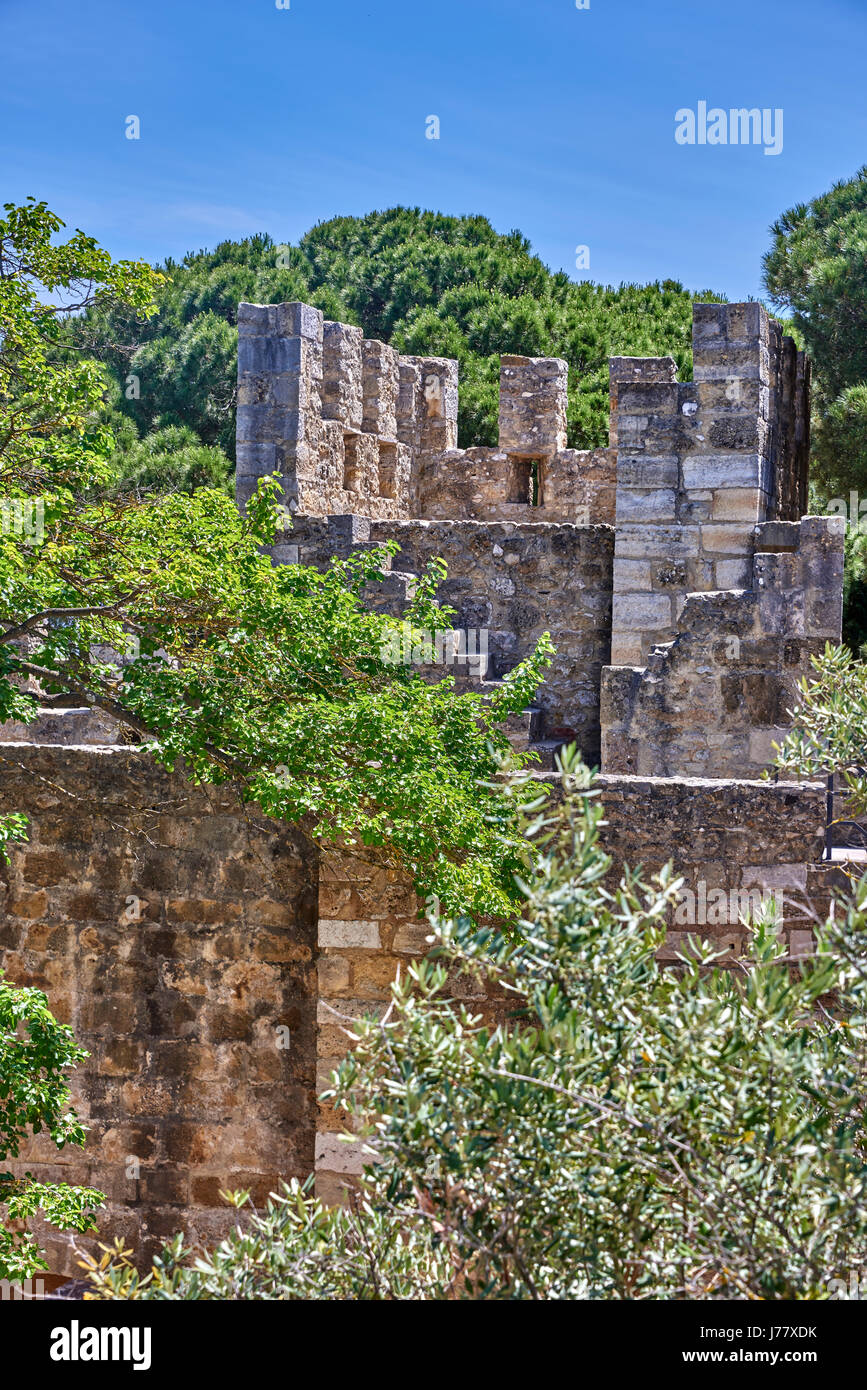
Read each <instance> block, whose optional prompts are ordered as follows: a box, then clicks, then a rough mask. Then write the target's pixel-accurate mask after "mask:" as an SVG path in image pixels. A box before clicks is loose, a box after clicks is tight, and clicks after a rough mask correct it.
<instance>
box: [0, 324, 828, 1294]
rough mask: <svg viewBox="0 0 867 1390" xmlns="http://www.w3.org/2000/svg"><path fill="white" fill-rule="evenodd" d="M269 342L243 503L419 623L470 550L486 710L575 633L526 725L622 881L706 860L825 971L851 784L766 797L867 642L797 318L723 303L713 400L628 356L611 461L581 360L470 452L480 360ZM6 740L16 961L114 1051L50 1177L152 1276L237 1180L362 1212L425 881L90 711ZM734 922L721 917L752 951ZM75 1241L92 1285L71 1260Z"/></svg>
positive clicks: (517, 384)
mask: <svg viewBox="0 0 867 1390" xmlns="http://www.w3.org/2000/svg"><path fill="white" fill-rule="evenodd" d="M238 327H239V344H238V425H237V428H238V448H237V498H238V503H239V505H240V506H241V507H243V506H244V505H245V503H246V502H247V500H248V498H249V497H250V495H251V493H252V491H253V489H254V488H255V486H256V483H257V480H258V479H259V478H260V477H262V476H266V475H270V474H272V473H275V472H276V473H277V474H279V476H280V479H281V482H282V487H283V493H284V502H285V506H286V508H287V512H288V514H289V515H290V516H291V525H288V524H287V527H286V530H285V532H284V534H283V536H282V537H281V538H279V540H278V541H277V543H276V544H275V545H274V547H273V550H272V558H273V560H274V562H275V563H288V564H291V563H301V564H305V565H312V566H318V567H324V566H327V565H328V564H330V562H331V559H332V557H334V556H345V555H347V554H348V553H350V552H351V551H353V550H358V549H370V548H377V547H379V546H381V545H382V544H383V543H384V542H386V541H396V542H397V545H398V553H397V555H396V558H395V560H394V562H393V564H392V566H391V568H390V570H388V571H387V572H385V573H384V575H383V578H382V579H381V581H379V582H377V583H376V584H373V585H371V586H369V592H368V594H367V598H366V601H367V602H369V603H370V604H371V605H372V606H374V607H376V608H378V609H379V610H380V611H383V612H388V613H391V614H393V615H394V616H396V617H400V616H401V615H402V613H403V611H404V609H405V606H406V603H407V601H408V597H409V596H410V594H411V592H412V588H413V585H414V583H415V582H416V580H417V577H418V576H419V575H420V574H421V573H422V572H423V570H424V568H425V566H426V564H427V562H428V561H429V560H430V559H431V558H433V557H436V556H441V557H442V558H443V559H445V561H446V562H447V564H448V577H447V579H446V580H445V581H444V583H443V584H442V586H441V590H440V593H439V598H440V600H441V602H442V603H444V604H447V605H449V606H450V607H451V608H453V609H454V610H455V611H456V613H457V618H456V619H455V623H456V629H457V632H456V635H455V644H454V650H455V651H456V652H458V653H460V652H467V651H470V650H472V651H473V652H474V653H475V654H476V655H477V660H475V661H474V662H468V661H465V662H463V663H457V664H452V663H451V662H447V663H444V662H443V660H442V657H443V653H442V652H440V653H439V658H440V663H439V664H438V665H437V664H434V665H433V666H432V667H430V668H429V669H427V670H425V672H424V673H425V675H426V677H427V678H436V677H437V676H438V675H442V674H446V673H449V674H452V675H454V676H455V677H456V679H457V680H458V681H459V683H461V684H462V685H463V686H464V687H466V688H476V689H479V690H480V691H482V692H483V693H484V692H485V691H490V690H492V689H495V688H496V682H498V681H501V680H502V679H503V678H504V677H505V676H506V675H507V674H508V672H509V671H510V670H511V669H512V668H513V667H514V666H515V664H516V663H517V662H519V661H520V660H521V659H522V658H523V657H524V656H525V655H527V654H528V653H529V652H530V651H531V650H532V648H533V646H534V645H535V643H536V641H537V639H538V638H539V636H540V635H541V634H542V633H543V632H545V631H549V632H550V633H551V636H552V639H553V641H554V643H555V646H556V648H557V652H556V656H555V658H554V661H553V664H552V667H551V669H550V672H549V674H548V677H547V679H546V681H545V683H544V685H543V686H542V687H541V688H540V690H539V691H538V693H537V698H536V700H535V701H534V703H533V705H532V706H531V707H530V708H529V709H527V710H526V711H525V712H524V714H523V715H522V716H521V717H519V718H515V719H513V720H511V721H510V725H509V727H508V732H509V737H510V739H511V740H512V741H513V743H514V744H515V745H516V746H517V747H521V748H527V747H530V748H531V749H532V750H533V751H534V752H535V753H536V754H537V756H538V760H539V767H540V774H539V775H540V776H543V777H544V776H550V775H551V774H550V771H546V769H548V770H550V769H551V768H552V767H553V765H554V756H555V754H556V751H557V749H558V748H559V747H560V746H562V744H563V743H565V742H571V741H576V742H577V743H578V744H579V745H580V747H581V749H582V752H583V754H584V756H585V758H586V759H587V760H588V761H589V762H590V763H592V764H594V765H596V766H600V767H601V773H602V775H601V777H600V786H601V794H602V799H603V804H604V806H605V812H606V821H607V824H606V827H605V831H604V835H605V843H606V847H607V849H608V851H609V853H610V854H611V856H612V859H613V861H614V871H616V870H617V869H618V868H619V866H620V865H622V864H623V863H629V864H632V865H634V864H637V863H639V862H640V863H642V864H643V865H644V866H645V868H646V870H647V872H648V873H650V872H653V871H655V870H657V869H659V868H660V867H661V866H662V865H663V864H664V863H665V862H666V861H668V860H669V859H674V862H675V866H676V869H677V871H678V872H679V873H680V874H681V875H682V876H683V877H684V879H685V881H686V884H687V887H688V892H689V893H691V894H692V897H693V901H700V902H701V903H702V904H705V903H707V902H708V901H711V899H712V898H715V900H716V901H726V902H727V901H732V902H734V903H735V904H741V903H743V902H748V901H751V900H752V899H753V897H758V898H762V897H767V896H768V895H769V894H770V895H773V896H774V897H775V899H776V900H777V901H779V902H782V904H783V907H784V929H785V932H786V935H787V940H788V944H789V949H790V953H791V954H792V955H793V956H798V955H801V954H804V953H807V952H809V950H810V949H811V942H812V921H813V915H814V914H815V913H816V912H821V911H823V910H824V908H825V907H826V906H827V901H828V891H829V878H832V877H833V874H834V869H833V867H829V866H828V865H824V866H823V865H822V863H821V860H822V853H823V840H824V834H825V788H824V787H823V786H821V785H819V784H816V783H806V784H805V783H787V782H773V781H759V780H757V779H758V778H759V776H760V774H761V773H762V772H763V771H764V769H765V768H766V767H767V766H768V764H769V762H770V761H771V760H772V757H773V751H772V750H773V743H774V742H775V740H778V739H779V738H780V737H781V735H782V733H783V732H784V731H785V729H786V727H787V724H788V722H789V714H788V711H789V710H790V709H791V708H792V705H793V702H794V695H795V685H796V683H797V681H798V679H799V678H800V677H801V676H803V675H805V674H807V673H808V672H809V669H810V665H809V663H810V657H811V655H812V654H813V653H815V652H816V651H817V650H820V649H822V648H823V647H824V645H825V643H826V642H827V641H831V642H838V641H839V640H840V632H841V617H842V573H843V533H844V521H843V519H842V518H837V517H830V518H829V517H807V516H804V512H805V511H806V498H807V462H808V454H809V391H810V379H809V364H808V363H807V362H806V360H805V358H804V356H803V354H800V353H798V352H797V351H796V350H795V347H794V345H793V343H792V342H791V340H790V339H788V338H785V337H783V335H782V332H781V330H780V327H779V325H778V324H777V323H775V322H774V321H772V320H770V319H769V318H768V316H767V314H766V312H765V310H764V309H763V308H762V307H761V306H760V305H758V304H737V305H721V304H697V305H696V306H695V308H694V324H693V341H694V362H695V381H693V382H678V381H677V379H676V373H675V365H674V362H673V361H672V360H671V359H670V358H662V359H648V360H644V359H635V358H624V357H619V358H614V359H612V361H611V432H610V442H609V446H608V447H607V448H601V449H594V450H590V451H581V450H574V449H569V448H567V447H566V413H567V364H566V363H565V362H563V361H561V360H559V359H557V358H550V359H538V358H528V357H515V356H510V357H504V358H503V359H502V365H501V373H500V410H499V443H498V445H497V446H496V447H495V448H479V447H473V448H468V449H461V448H459V447H458V437H457V407H458V372H457V364H456V363H455V362H451V361H448V360H446V359H442V358H423V357H412V356H401V355H399V354H398V353H397V352H396V351H395V350H394V349H393V348H391V347H390V346H388V345H387V344H385V343H380V342H376V341H371V340H368V339H365V338H364V337H363V334H362V331H361V330H360V329H359V328H355V327H352V326H350V325H347V324H341V323H330V322H325V321H323V317H322V314H321V313H320V312H319V311H318V310H316V309H313V308H311V307H309V306H307V305H303V304H280V305H266V306H257V305H249V304H242V305H241V306H240V308H239V311H238ZM479 634H484V642H483V643H481V644H480V642H479V640H478V638H479ZM3 738H4V740H5V742H3V743H2V745H0V758H2V766H3V770H4V776H3V779H2V782H0V800H2V808H3V809H19V810H24V811H25V812H27V813H28V815H29V816H30V820H31V840H30V841H29V842H28V843H27V844H26V845H21V846H16V847H15V848H14V850H13V852H12V862H11V864H10V866H9V867H8V869H7V870H6V872H5V874H4V875H3V879H4V882H3V885H2V891H0V965H2V966H3V967H4V968H5V970H6V972H7V975H8V978H9V979H10V980H11V981H13V982H15V983H20V984H33V985H36V986H38V987H39V988H42V989H44V990H45V991H46V993H47V994H48V997H49V1001H50V1004H51V1006H52V1008H53V1009H54V1010H55V1012H56V1013H57V1015H58V1016H59V1017H60V1018H61V1019H63V1020H64V1021H66V1022H69V1023H71V1024H72V1025H73V1027H74V1029H75V1031H76V1034H77V1035H78V1037H79V1039H80V1040H81V1042H82V1044H83V1045H84V1046H85V1047H87V1048H88V1050H89V1051H90V1053H91V1057H90V1060H89V1061H88V1062H87V1063H86V1064H85V1066H84V1067H82V1068H81V1069H80V1070H79V1072H78V1073H77V1075H76V1078H75V1084H76V1087H77V1103H78V1105H79V1107H80V1110H81V1113H82V1115H83V1116H84V1117H85V1118H86V1120H87V1122H88V1124H89V1126H90V1138H89V1143H88V1147H87V1149H86V1150H85V1151H84V1153H81V1152H80V1151H74V1152H70V1151H62V1152H61V1153H60V1154H58V1153H56V1152H55V1151H53V1150H46V1149H42V1148H40V1146H39V1144H38V1143H37V1144H36V1145H34V1148H33V1152H32V1153H30V1154H28V1155H25V1156H24V1158H25V1159H26V1161H27V1166H28V1167H29V1168H30V1169H31V1170H32V1171H34V1172H35V1173H37V1175H39V1174H41V1175H43V1176H45V1177H46V1178H47V1177H53V1178H55V1179H57V1178H63V1179H65V1180H67V1181H74V1182H90V1183H93V1184H94V1185H96V1186H99V1187H101V1188H102V1189H103V1190H104V1191H106V1193H107V1194H108V1208H107V1211H106V1213H105V1214H104V1215H103V1217H102V1219H101V1223H100V1225H101V1233H102V1238H103V1239H105V1238H107V1237H112V1236H114V1235H120V1236H123V1237H124V1238H125V1239H126V1240H127V1241H128V1243H130V1244H131V1245H132V1246H133V1248H134V1249H136V1251H137V1252H138V1255H139V1256H140V1258H141V1259H142V1260H147V1259H148V1258H149V1257H150V1256H151V1255H152V1254H153V1253H154V1251H155V1250H156V1249H157V1248H158V1246H159V1244H160V1242H161V1241H162V1240H164V1239H166V1238H167V1237H169V1236H170V1235H172V1234H173V1233H174V1232H175V1231H177V1230H184V1231H185V1232H186V1233H187V1235H188V1236H189V1237H190V1238H191V1239H196V1238H198V1239H202V1240H212V1239H214V1238H215V1237H217V1236H219V1235H220V1234H221V1233H222V1232H224V1231H225V1229H226V1227H227V1226H228V1225H229V1224H231V1216H230V1215H228V1214H227V1212H226V1210H225V1208H224V1206H223V1204H222V1202H221V1200H220V1198H219V1192H220V1190H221V1189H225V1188H227V1187H245V1188H248V1189H250V1190H251V1192H252V1194H253V1197H254V1200H256V1202H257V1203H262V1202H264V1200H265V1199H266V1197H267V1194H268V1192H269V1191H271V1190H272V1189H273V1188H274V1187H275V1186H276V1185H277V1184H278V1183H279V1181H280V1179H281V1178H286V1177H289V1176H293V1175H295V1176H305V1175H306V1174H307V1173H308V1172H309V1171H311V1170H312V1169H313V1168H314V1167H315V1169H316V1172H317V1177H318V1182H319V1187H320V1190H321V1191H322V1192H323V1193H324V1194H325V1195H326V1196H327V1197H337V1196H339V1193H340V1191H341V1189H342V1186H343V1185H344V1184H345V1183H346V1181H347V1180H348V1179H349V1178H351V1175H352V1174H353V1173H355V1172H358V1171H360V1166H361V1163H362V1156H361V1154H360V1152H359V1150H358V1146H357V1145H356V1144H354V1143H348V1144H347V1143H344V1142H342V1141H341V1140H340V1139H339V1131H340V1130H341V1128H342V1123H343V1122H342V1119H341V1117H340V1116H337V1115H335V1114H334V1113H333V1112H332V1111H331V1110H329V1108H328V1107H327V1106H325V1105H321V1104H318V1103H317V1095H318V1093H319V1091H320V1090H321V1089H322V1088H323V1087H324V1085H325V1084H326V1082H327V1078H328V1073H329V1071H330V1068H331V1066H332V1065H333V1063H334V1061H335V1059H336V1058H337V1057H339V1056H340V1055H342V1053H343V1052H344V1051H345V1049H346V1037H345V1033H344V1031H343V1029H344V1027H345V1021H346V1019H347V1018H352V1017H355V1016H358V1015H360V1014H362V1013H364V1012H370V1011H378V1010H381V1009H383V1008H384V1007H385V1006H386V1003H387V1000H388V997H389V986H390V982H391V981H392V980H393V978H394V975H395V971H396V970H397V969H399V968H405V966H406V963H407V962H408V961H410V960H411V959H412V958H413V956H415V955H418V954H420V953H423V952H424V951H425V950H426V949H427V945H426V937H427V935H428V928H427V925H426V924H425V923H424V922H423V920H422V919H420V916H419V911H418V906H419V905H418V902H417V900H416V896H415V893H414V891H413V888H412V885H411V883H409V882H407V881H406V880H405V879H403V878H402V877H401V876H400V874H399V873H397V872H396V871H394V870H390V869H386V868H383V867H382V866H381V865H378V864H376V863H373V862H368V861H365V860H364V859H361V858H359V857H357V856H354V855H351V854H349V853H348V852H345V851H341V850H337V849H330V850H329V849H323V848H321V847H318V846H316V845H314V844H313V843H312V842H311V841H310V840H309V839H308V838H307V836H306V835H305V834H304V832H303V830H302V829H301V828H299V827H288V826H285V825H283V824H281V823H278V822H274V821H270V820H268V819H267V818H266V817H264V816H262V815H258V814H255V813H254V812H251V810H250V808H245V807H243V806H241V804H240V802H239V801H238V799H237V797H236V796H235V795H234V793H233V792H232V789H231V788H196V787H192V786H191V785H190V784H189V783H187V782H185V781H184V779H183V777H182V776H181V775H180V774H176V775H169V774H168V773H166V772H164V771H163V770H161V769H160V768H158V767H156V766H155V765H154V764H153V763H152V762H150V761H148V759H147V758H146V757H145V756H144V755H143V754H142V753H140V752H139V751H138V750H137V749H136V748H134V747H130V746H127V745H124V744H123V743H122V741H121V739H120V737H119V736H118V732H117V731H116V730H112V728H111V726H110V724H108V723H107V722H106V721H102V722H99V723H97V722H95V721H94V717H93V716H92V714H90V713H88V712H87V711H68V712H66V713H65V714H61V715H58V714H57V713H55V712H51V713H50V714H49V713H46V715H45V716H44V717H43V718H42V719H40V721H39V722H38V723H37V724H36V725H31V726H28V727H27V728H22V727H20V726H19V727H15V726H6V728H5V730H4V731H3ZM703 912H704V910H703ZM730 916H731V920H729V919H728V918H726V917H723V918H722V919H720V918H719V917H716V918H713V917H712V916H711V914H709V913H707V914H704V915H703V916H702V920H701V922H700V923H697V924H696V925H697V926H700V930H701V934H702V935H710V936H714V935H715V936H717V937H718V938H719V942H720V948H721V949H722V950H725V951H726V952H727V953H728V956H730V958H731V959H734V958H735V957H736V956H737V954H738V952H739V950H740V949H741V948H742V946H743V941H744V926H743V923H742V921H740V920H739V917H738V915H737V908H736V909H735V910H734V911H733V913H732V914H730ZM679 920H680V919H678V921H677V922H676V921H674V920H673V921H672V924H671V931H670V934H669V941H668V945H667V947H666V950H665V955H666V956H667V958H674V956H675V955H676V953H677V951H678V949H679V948H680V946H681V944H682V940H683V936H684V930H688V927H687V928H685V929H682V928H681V926H680V925H679ZM728 956H727V958H728ZM453 988H454V991H455V993H456V995H460V993H461V991H462V990H465V989H473V988H475V986H472V985H465V984H463V983H462V982H460V981H456V982H454V985H453ZM473 1003H474V1008H476V1009H477V1010H478V1011H479V1012H481V1013H483V1014H484V1013H485V1012H486V1011H487V1010H489V1009H490V1008H491V1007H492V1006H491V1005H490V1004H489V1001H487V1000H486V999H485V998H484V997H481V998H478V999H476V998H473ZM287 1038H288V1040H289V1043H288V1045H283V1042H284V1041H285V1039H287ZM281 1040H283V1041H281ZM46 1243H47V1245H48V1247H49V1249H50V1251H51V1256H52V1261H53V1265H54V1268H56V1269H57V1270H59V1271H62V1272H68V1273H75V1272H77V1271H76V1266H75V1257H74V1252H73V1250H72V1248H71V1246H70V1244H69V1242H68V1241H67V1240H66V1239H65V1238H63V1237H58V1236H52V1237H50V1238H49V1239H48V1240H47V1242H46Z"/></svg>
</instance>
